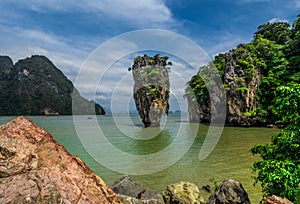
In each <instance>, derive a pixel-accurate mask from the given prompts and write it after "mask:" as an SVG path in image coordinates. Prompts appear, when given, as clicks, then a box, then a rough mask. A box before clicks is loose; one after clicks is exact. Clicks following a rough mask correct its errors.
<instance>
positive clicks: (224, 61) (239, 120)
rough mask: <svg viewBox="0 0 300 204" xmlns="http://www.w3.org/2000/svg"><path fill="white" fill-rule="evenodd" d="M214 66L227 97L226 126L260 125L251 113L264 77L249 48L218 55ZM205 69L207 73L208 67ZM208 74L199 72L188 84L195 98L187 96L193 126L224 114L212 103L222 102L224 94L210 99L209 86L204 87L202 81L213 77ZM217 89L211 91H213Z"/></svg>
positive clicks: (216, 94) (242, 47) (219, 93)
mask: <svg viewBox="0 0 300 204" xmlns="http://www.w3.org/2000/svg"><path fill="white" fill-rule="evenodd" d="M213 63H214V64H215V65H216V67H217V68H218V71H219V76H220V77H221V79H222V81H223V85H222V86H223V87H222V88H224V93H225V94H226V102H225V103H226V106H225V108H226V110H223V111H226V113H225V114H226V121H225V122H226V123H227V124H229V125H234V126H256V125H259V121H258V119H257V117H252V114H251V113H252V112H253V111H255V110H256V108H257V106H258V101H257V99H256V96H257V93H258V86H259V83H260V80H261V76H260V73H259V66H258V65H257V66H256V64H255V63H256V62H255V61H254V60H253V59H252V56H251V53H250V51H248V49H247V47H246V45H243V44H241V45H239V46H238V47H237V48H236V49H234V50H230V51H229V52H227V53H225V54H220V55H218V56H217V57H216V58H215V60H214V61H213ZM200 69H201V68H200ZM202 69H207V67H203V68H202ZM205 72H207V71H202V70H200V71H199V73H198V75H199V76H194V77H193V78H192V79H191V81H190V82H189V83H188V84H189V85H190V86H191V89H192V90H191V91H193V92H194V94H195V95H192V96H193V97H190V95H189V94H186V96H187V98H188V105H189V109H188V110H189V115H190V121H191V122H210V121H211V112H220V111H222V110H217V108H215V107H214V106H213V105H214V103H212V101H211V100H212V99H214V102H215V101H221V102H222V98H224V97H223V93H222V92H220V91H218V90H216V91H215V90H214V91H212V92H213V95H210V94H211V93H208V91H207V90H205V87H207V85H209V83H210V82H209V81H206V82H205V83H204V82H203V80H202V79H201V78H207V77H211V76H209V74H211V73H209V72H207V73H205ZM196 80H198V82H197V81H196ZM212 86H215V87H214V88H215V89H217V88H218V87H217V86H216V85H214V84H213V85H212ZM198 87H200V88H198ZM214 88H212V87H211V90H213V89H214ZM186 90H188V89H186ZM186 92H187V91H186ZM218 98H219V99H218ZM195 103H196V104H195Z"/></svg>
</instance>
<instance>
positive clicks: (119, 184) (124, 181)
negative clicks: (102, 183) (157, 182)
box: [112, 176, 163, 204]
mask: <svg viewBox="0 0 300 204" xmlns="http://www.w3.org/2000/svg"><path fill="white" fill-rule="evenodd" d="M112 190H113V191H114V192H115V193H117V194H118V197H119V198H120V199H121V201H122V202H123V203H124V204H131V203H134V204H146V203H147V204H162V203H163V198H162V195H160V194H159V193H157V192H156V191H154V190H152V189H145V188H143V187H142V186H140V185H139V184H138V183H136V182H135V181H134V180H132V179H131V178H130V177H129V176H124V177H122V178H120V179H119V180H117V181H115V182H114V183H113V185H112Z"/></svg>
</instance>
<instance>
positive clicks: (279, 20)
mask: <svg viewBox="0 0 300 204" xmlns="http://www.w3.org/2000/svg"><path fill="white" fill-rule="evenodd" d="M268 22H269V23H276V22H286V23H288V22H289V21H288V20H286V19H281V18H272V19H271V20H269V21H268Z"/></svg>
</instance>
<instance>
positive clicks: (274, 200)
mask: <svg viewBox="0 0 300 204" xmlns="http://www.w3.org/2000/svg"><path fill="white" fill-rule="evenodd" d="M264 204H293V203H292V202H291V201H289V200H288V199H286V198H281V197H279V196H276V195H272V196H270V197H268V198H267V199H266V201H265V202H264Z"/></svg>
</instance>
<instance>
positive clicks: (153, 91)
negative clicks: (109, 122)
mask: <svg viewBox="0 0 300 204" xmlns="http://www.w3.org/2000/svg"><path fill="white" fill-rule="evenodd" d="M167 65H172V63H171V62H168V57H167V56H164V57H161V56H160V55H159V54H157V55H155V56H154V57H150V56H147V55H144V56H138V57H136V58H135V60H134V64H133V65H132V67H130V68H129V70H132V74H133V80H134V87H133V96H134V101H135V105H136V108H137V110H138V113H139V115H140V117H141V119H142V122H143V123H144V125H145V127H149V126H151V127H159V126H160V120H161V116H162V115H163V114H168V111H169V102H168V101H169V97H170V96H169V93H170V82H169V67H167Z"/></svg>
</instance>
